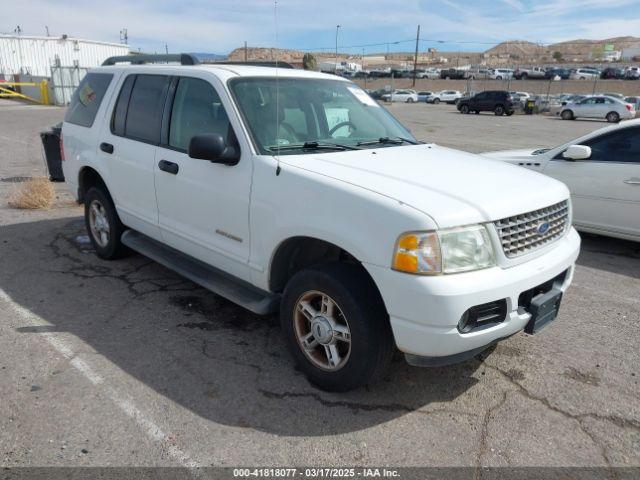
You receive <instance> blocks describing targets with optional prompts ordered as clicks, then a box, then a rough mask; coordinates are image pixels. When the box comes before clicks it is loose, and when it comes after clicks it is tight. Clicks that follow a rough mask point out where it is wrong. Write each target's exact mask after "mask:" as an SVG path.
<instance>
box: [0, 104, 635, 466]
mask: <svg viewBox="0 0 640 480" xmlns="http://www.w3.org/2000/svg"><path fill="white" fill-rule="evenodd" d="M388 108H389V109H390V111H391V112H392V113H393V114H394V115H395V116H396V117H397V118H399V119H400V120H401V121H402V122H403V123H405V124H406V125H408V126H409V128H410V129H411V130H412V132H413V133H414V134H415V136H416V137H417V138H419V139H421V140H426V141H434V142H436V143H439V144H441V145H445V146H449V147H454V148H459V149H462V150H467V151H471V152H482V151H487V150H497V149H507V148H522V147H532V148H533V147H544V146H554V145H556V144H559V143H562V142H564V141H566V140H569V139H571V138H574V137H577V136H580V135H582V134H584V133H587V132H590V131H592V130H595V129H598V128H601V127H603V126H606V123H604V122H597V121H580V120H578V121H562V120H559V119H557V118H554V117H547V116H526V115H514V116H512V117H496V116H494V115H489V114H482V115H461V114H459V113H458V112H457V111H456V109H455V107H454V106H452V105H426V104H420V105H405V104H392V105H390V106H388ZM63 115H64V110H63V109H59V108H55V107H39V106H25V105H19V104H15V103H11V102H8V101H4V102H3V103H1V104H0V179H2V181H0V197H1V198H0V242H1V246H0V252H1V255H0V259H1V264H0V265H1V267H0V378H1V379H2V380H1V381H0V398H2V402H0V428H1V429H2V434H1V435H0V458H1V459H2V460H1V462H0V463H1V465H2V466H4V467H19V466H45V465H46V466H134V465H135V466H181V467H193V466H225V467H230V466H323V467H328V466H336V467H344V466H352V465H353V466H356V465H357V466H369V465H370V466H383V465H386V466H400V465H402V466H405V467H411V466H439V467H447V466H456V467H471V468H473V469H477V470H476V471H475V473H474V475H475V476H476V478H479V477H480V476H481V474H482V469H481V468H482V467H484V466H495V467H498V466H509V467H519V466H522V467H527V466H550V467H558V466H562V467H576V466H578V467H598V468H601V469H602V470H601V472H604V474H605V475H606V476H610V478H616V476H618V478H624V472H623V471H618V470H611V469H612V467H631V466H634V467H639V466H640V401H639V398H640V386H639V385H638V381H639V380H640V372H638V365H639V364H640V349H639V348H638V346H639V345H640V329H639V328H638V326H639V325H640V295H639V293H638V292H640V244H636V243H632V242H625V241H620V240H614V239H608V238H604V237H598V236H592V235H583V248H582V253H581V255H580V257H579V259H578V265H577V269H576V274H575V279H574V283H573V285H572V287H571V288H570V289H569V291H568V293H567V294H566V296H565V298H564V299H563V306H562V309H561V313H560V316H559V317H558V318H557V319H556V321H555V322H553V323H552V324H551V325H550V326H548V327H547V328H545V329H544V330H543V331H542V332H540V333H539V334H536V335H534V336H527V335H524V334H517V335H515V336H513V337H511V338H509V339H507V340H505V341H503V342H501V343H500V344H498V345H497V347H495V349H493V350H492V351H490V352H487V353H485V354H483V355H482V356H481V357H480V358H476V359H474V360H472V361H469V362H466V363H463V364H460V365H456V366H451V367H444V368H434V369H419V368H414V367H409V366H408V365H406V363H405V362H404V359H403V358H402V356H401V355H397V356H396V358H395V360H394V362H393V364H392V366H391V369H390V371H389V372H388V374H387V376H386V378H385V379H384V381H383V382H381V383H379V384H376V385H373V386H371V387H369V388H367V389H361V390H356V391H353V392H350V393H346V394H331V393H326V392H322V391H320V390H317V389H316V388H314V387H313V386H311V385H310V384H309V383H308V382H307V381H306V379H305V377H304V376H303V375H302V374H300V373H299V372H297V371H296V370H295V369H294V366H293V362H292V359H291V358H290V356H289V354H288V352H287V351H286V348H285V344H284V340H283V338H282V336H281V334H280V330H279V327H278V321H277V319H276V318H275V317H268V318H263V317H258V316H255V315H253V314H251V313H248V312H247V311H245V310H243V309H242V308H240V307H237V306H235V305H234V304H232V303H230V302H228V301H226V300H224V299H222V298H220V297H217V296H216V295H214V294H212V293H210V292H208V291H206V290H203V289H202V288H200V287H198V286H196V285H195V284H193V283H191V282H189V281H186V280H184V279H183V278H181V277H179V276H178V275H176V274H174V273H172V272H171V271H169V270H167V269H165V268H163V267H161V266H159V265H158V264H156V263H154V262H152V261H150V260H148V259H146V258H144V257H141V256H131V257H129V258H126V259H124V260H119V261H115V262H105V261H101V260H99V259H98V258H96V257H95V256H94V255H93V254H92V252H91V248H90V246H89V245H88V244H87V242H86V239H85V237H84V235H85V232H84V224H83V220H82V209H81V207H79V206H77V205H75V204H74V203H73V202H72V199H71V197H70V195H69V194H68V193H67V192H66V190H65V188H64V185H62V184H57V185H56V190H57V192H58V197H57V199H56V203H55V205H54V207H53V208H52V209H51V210H49V211H23V210H15V209H11V208H9V207H8V206H7V201H6V200H7V198H8V196H9V194H10V193H11V190H12V188H15V185H16V184H15V183H13V182H12V181H11V179H12V178H14V177H23V176H34V175H42V174H44V167H43V160H42V154H41V147H40V143H39V142H40V139H39V137H38V133H39V132H40V131H41V130H44V129H46V128H47V127H49V126H51V125H53V124H55V123H57V122H59V121H61V119H62V117H63ZM398 151H399V152H401V149H398ZM478 161H481V160H480V159H479V160H478ZM460 175H464V172H460ZM487 188H499V186H498V185H487ZM523 188H526V185H523ZM599 471H600V470H599ZM472 473H473V472H472Z"/></svg>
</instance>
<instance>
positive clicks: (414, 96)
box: [382, 90, 418, 103]
mask: <svg viewBox="0 0 640 480" xmlns="http://www.w3.org/2000/svg"><path fill="white" fill-rule="evenodd" d="M382 100H384V101H385V102H389V101H391V102H405V103H413V102H417V101H418V93H417V92H416V91H415V90H394V91H393V93H385V94H384V95H382Z"/></svg>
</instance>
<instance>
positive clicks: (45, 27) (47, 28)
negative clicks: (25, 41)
mask: <svg viewBox="0 0 640 480" xmlns="http://www.w3.org/2000/svg"><path fill="white" fill-rule="evenodd" d="M44 29H45V30H46V31H47V37H48V36H49V27H47V26H46V25H45V26H44Z"/></svg>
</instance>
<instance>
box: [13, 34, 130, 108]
mask: <svg viewBox="0 0 640 480" xmlns="http://www.w3.org/2000/svg"><path fill="white" fill-rule="evenodd" d="M129 52H130V48H129V46H128V45H123V44H119V43H107V42H97V41H94V40H83V39H79V38H72V37H68V36H67V35H62V36H59V37H39V36H26V35H0V78H2V76H4V77H5V78H6V79H8V77H13V80H15V81H18V80H19V81H39V80H42V79H46V80H48V81H49V82H50V90H51V94H52V98H53V99H54V101H55V103H56V104H59V105H64V104H66V103H68V101H69V99H70V97H71V93H72V92H73V90H74V88H75V87H76V86H77V85H78V83H79V81H80V79H81V78H82V77H83V76H84V74H85V72H86V69H87V68H91V67H96V66H98V65H100V64H101V63H102V62H103V61H104V60H105V59H106V58H107V57H111V56H114V55H127V54H129Z"/></svg>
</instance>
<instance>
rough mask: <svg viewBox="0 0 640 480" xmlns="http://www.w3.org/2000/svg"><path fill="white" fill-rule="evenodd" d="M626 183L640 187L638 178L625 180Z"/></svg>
mask: <svg viewBox="0 0 640 480" xmlns="http://www.w3.org/2000/svg"><path fill="white" fill-rule="evenodd" d="M623 181H624V183H627V184H629V185H640V178H638V177H631V178H627V179H626V180H623Z"/></svg>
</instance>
